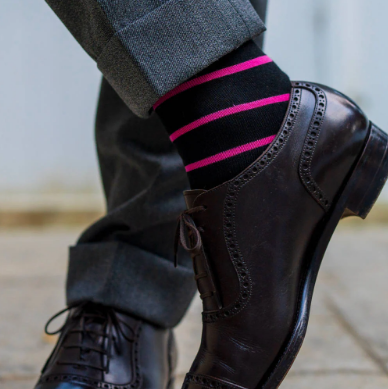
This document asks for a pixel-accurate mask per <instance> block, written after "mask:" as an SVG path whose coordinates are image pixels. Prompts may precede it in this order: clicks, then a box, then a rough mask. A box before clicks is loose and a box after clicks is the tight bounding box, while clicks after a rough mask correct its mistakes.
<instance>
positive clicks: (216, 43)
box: [46, 0, 265, 117]
mask: <svg viewBox="0 0 388 389" xmlns="http://www.w3.org/2000/svg"><path fill="white" fill-rule="evenodd" d="M46 1H47V3H48V4H49V5H50V7H51V8H52V9H53V10H54V11H55V12H56V14H57V15H58V16H59V17H60V18H61V20H62V21H63V23H64V24H65V25H66V27H67V28H68V29H69V31H70V32H71V33H72V34H73V35H74V37H75V38H76V39H77V40H78V42H79V43H80V44H81V45H82V47H83V48H84V49H85V50H86V51H87V52H88V53H89V55H90V56H91V57H92V58H93V59H94V60H95V61H96V62H97V65H98V67H99V69H100V70H101V72H102V73H103V75H104V77H105V78H106V79H107V80H108V82H109V83H110V84H111V85H112V86H113V88H114V89H115V90H116V92H117V93H118V94H119V96H120V97H121V98H122V99H123V101H124V102H125V103H126V104H127V105H128V106H129V108H130V109H131V110H132V111H133V112H134V113H136V114H137V115H139V116H142V117H147V116H148V114H149V112H150V110H151V108H152V105H153V104H154V103H155V102H156V101H157V100H158V99H159V98H160V97H162V96H163V95H165V94H166V93H167V92H168V91H170V90H171V89H173V88H174V87H176V86H177V85H179V84H181V83H182V82H183V81H185V80H187V79H188V78H190V77H192V76H194V75H195V74H197V73H198V72H200V71H201V70H203V69H205V68H206V67H208V66H209V65H210V64H211V63H213V62H215V61H216V60H217V59H219V58H221V57H223V56H224V55H225V54H227V53H229V52H231V51H233V50H234V49H236V48H237V47H239V46H240V45H242V44H243V43H244V42H246V41H248V40H250V39H252V38H254V37H255V36H258V35H260V34H261V33H262V32H263V31H264V29H265V27H264V24H263V22H262V21H261V19H260V18H259V16H258V14H257V13H256V12H255V10H254V8H253V7H252V5H251V4H250V2H249V0H46Z"/></svg>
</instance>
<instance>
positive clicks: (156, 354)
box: [35, 303, 176, 389]
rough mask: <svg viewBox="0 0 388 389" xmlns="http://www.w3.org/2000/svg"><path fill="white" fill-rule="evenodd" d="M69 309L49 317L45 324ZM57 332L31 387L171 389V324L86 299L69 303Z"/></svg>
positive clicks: (38, 388) (172, 379) (172, 368)
mask: <svg viewBox="0 0 388 389" xmlns="http://www.w3.org/2000/svg"><path fill="white" fill-rule="evenodd" d="M67 310H68V309H67ZM67 310H64V311H61V312H59V314H57V315H55V316H54V317H53V318H52V319H50V320H49V322H48V324H47V325H46V330H47V326H48V325H49V324H50V322H51V321H52V320H53V319H55V318H56V317H58V316H59V315H60V314H62V313H64V312H65V311H67ZM59 332H61V335H60V338H59V340H58V343H57V345H56V347H55V349H54V351H53V352H52V354H51V356H50V358H49V359H48V361H47V362H46V365H45V366H44V368H43V370H42V376H41V377H40V380H39V382H38V384H37V385H36V387H35V389H97V388H106V389H136V388H139V389H140V388H141V389H173V383H174V370H175V365H176V349H175V342H174V336H173V333H172V331H171V330H165V329H160V328H156V327H154V326H152V325H151V324H147V323H145V322H142V321H140V320H137V319H135V318H133V317H131V316H128V315H126V314H124V313H122V312H118V311H116V310H115V309H113V308H110V307H105V306H102V305H97V304H92V303H85V304H81V305H79V306H77V307H74V308H72V309H70V312H69V315H68V318H67V320H66V322H65V324H64V326H63V327H62V328H61V329H60V330H59V331H57V332H56V333H59Z"/></svg>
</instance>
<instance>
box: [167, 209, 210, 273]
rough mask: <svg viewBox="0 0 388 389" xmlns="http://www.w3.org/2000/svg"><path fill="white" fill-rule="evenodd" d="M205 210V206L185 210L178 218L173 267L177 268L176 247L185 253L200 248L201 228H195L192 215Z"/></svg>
mask: <svg viewBox="0 0 388 389" xmlns="http://www.w3.org/2000/svg"><path fill="white" fill-rule="evenodd" d="M204 210H206V207H205V206H202V205H201V206H198V207H194V208H191V209H187V210H186V211H184V212H182V213H181V214H180V216H179V217H178V224H177V228H176V232H175V243H174V265H175V267H177V266H178V259H177V258H178V247H179V245H181V246H182V247H183V248H184V249H185V250H186V251H189V252H196V251H199V250H200V249H201V248H202V238H201V233H200V231H201V227H199V228H198V227H197V226H196V225H195V222H194V220H193V218H192V217H191V215H192V214H194V213H198V212H202V211H204Z"/></svg>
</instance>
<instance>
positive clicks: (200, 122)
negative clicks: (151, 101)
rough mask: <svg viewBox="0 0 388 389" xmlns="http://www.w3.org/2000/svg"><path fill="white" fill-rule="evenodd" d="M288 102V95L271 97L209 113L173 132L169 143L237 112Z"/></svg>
mask: <svg viewBox="0 0 388 389" xmlns="http://www.w3.org/2000/svg"><path fill="white" fill-rule="evenodd" d="M289 100H290V94H289V93H287V94H285V95H280V96H273V97H268V98H266V99H262V100H256V101H252V102H250V103H245V104H240V105H235V106H234V107H230V108H226V109H223V110H221V111H218V112H214V113H211V114H210V115H207V116H204V117H203V118H200V119H198V120H196V121H194V122H192V123H190V124H188V125H186V126H184V127H182V128H180V129H179V130H177V131H175V132H173V133H172V134H171V136H170V139H171V142H174V141H175V140H176V139H177V138H179V137H180V136H182V135H184V134H186V133H187V132H189V131H191V130H194V129H195V128H197V127H200V126H203V125H204V124H207V123H210V122H213V121H214V120H217V119H221V118H223V117H225V116H229V115H233V114H235V113H239V112H244V111H249V110H251V109H255V108H260V107H264V106H265V105H270V104H276V103H282V102H285V101H289Z"/></svg>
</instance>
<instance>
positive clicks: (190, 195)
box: [183, 189, 206, 209]
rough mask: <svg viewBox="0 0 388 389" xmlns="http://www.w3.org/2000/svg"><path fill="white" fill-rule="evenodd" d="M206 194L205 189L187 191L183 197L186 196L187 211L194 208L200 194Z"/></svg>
mask: <svg viewBox="0 0 388 389" xmlns="http://www.w3.org/2000/svg"><path fill="white" fill-rule="evenodd" d="M205 192H206V190H203V189H195V190H185V191H184V192H183V195H184V196H185V201H186V207H187V209H191V208H193V205H194V202H195V200H196V198H197V197H198V196H199V195H200V194H202V193H205Z"/></svg>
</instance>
